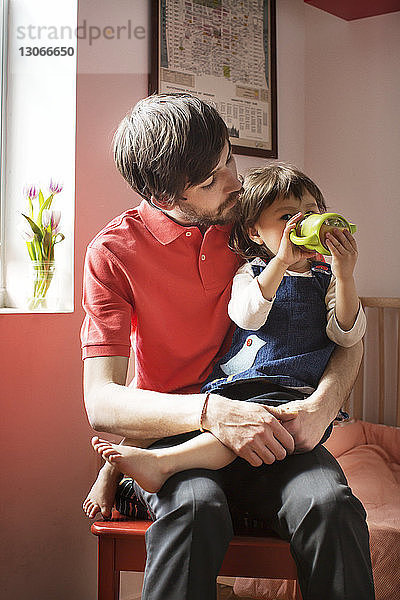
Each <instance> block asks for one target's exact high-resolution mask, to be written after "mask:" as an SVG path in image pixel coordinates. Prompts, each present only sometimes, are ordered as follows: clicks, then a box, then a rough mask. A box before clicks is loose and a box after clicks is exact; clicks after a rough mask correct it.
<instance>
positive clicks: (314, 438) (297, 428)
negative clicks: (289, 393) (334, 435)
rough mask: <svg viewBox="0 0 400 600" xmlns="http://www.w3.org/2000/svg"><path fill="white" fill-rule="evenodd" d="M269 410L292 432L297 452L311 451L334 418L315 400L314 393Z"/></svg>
mask: <svg viewBox="0 0 400 600" xmlns="http://www.w3.org/2000/svg"><path fill="white" fill-rule="evenodd" d="M268 410H269V411H270V412H271V414H273V415H274V416H275V417H276V418H277V419H279V421H281V423H282V425H283V427H284V428H285V429H286V430H287V431H288V432H289V433H290V435H291V436H292V437H293V439H294V443H295V453H296V454H301V453H304V452H309V451H310V450H312V449H313V448H315V446H316V445H317V444H318V442H319V441H320V440H321V438H322V436H323V435H324V432H325V430H326V428H327V427H328V425H329V423H330V422H331V420H332V419H330V417H329V415H327V412H326V411H324V410H321V407H320V406H319V405H318V404H317V403H316V402H315V400H314V394H312V395H311V396H310V397H309V398H307V399H306V400H294V401H293V402H288V403H287V404H282V405H281V406H269V407H268Z"/></svg>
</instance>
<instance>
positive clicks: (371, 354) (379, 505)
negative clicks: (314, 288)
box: [218, 297, 400, 600]
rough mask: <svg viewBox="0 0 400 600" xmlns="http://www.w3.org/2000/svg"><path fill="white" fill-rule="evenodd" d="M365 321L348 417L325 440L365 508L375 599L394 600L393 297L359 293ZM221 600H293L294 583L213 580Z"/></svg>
mask: <svg viewBox="0 0 400 600" xmlns="http://www.w3.org/2000/svg"><path fill="white" fill-rule="evenodd" d="M361 301H362V304H363V306H364V309H365V311H366V314H367V320H368V326H367V333H366V336H365V339H364V358H363V362H362V365H361V367H360V372H359V375H358V378H357V381H356V384H355V386H354V390H353V392H352V395H351V397H350V399H349V403H348V411H349V413H350V415H351V417H352V418H351V420H350V421H349V422H347V423H341V424H338V425H336V426H335V427H334V430H333V433H332V435H331V437H330V438H329V440H328V441H327V442H326V443H325V445H326V447H327V448H328V449H329V450H330V451H331V452H332V454H333V455H334V456H335V457H336V458H337V460H338V461H339V463H340V464H341V466H342V468H343V470H344V472H345V474H346V476H347V479H348V481H349V484H350V487H351V488H352V489H353V491H354V493H355V494H356V496H358V498H359V499H360V500H361V501H362V502H363V504H364V507H365V509H366V511H367V521H368V526H369V530H370V546H371V557H372V567H373V573H374V581H375V590H376V600H399V598H400V343H399V340H400V298H375V297H374V298H366V297H365V298H361ZM218 587H219V590H218V593H219V598H220V600H228V599H229V600H230V599H232V600H233V599H234V598H242V599H243V598H246V599H250V598H253V599H256V598H257V599H260V600H293V598H294V589H295V588H294V582H293V581H287V580H285V581H283V580H268V579H239V578H238V579H236V580H233V581H227V580H225V581H220V582H219V586H218Z"/></svg>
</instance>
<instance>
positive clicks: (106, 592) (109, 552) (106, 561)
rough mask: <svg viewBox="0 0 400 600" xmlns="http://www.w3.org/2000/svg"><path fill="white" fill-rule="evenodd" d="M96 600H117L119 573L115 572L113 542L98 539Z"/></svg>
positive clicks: (111, 540)
mask: <svg viewBox="0 0 400 600" xmlns="http://www.w3.org/2000/svg"><path fill="white" fill-rule="evenodd" d="M97 582H98V583H97V586H98V587H97V598H98V600H119V571H116V570H115V542H114V540H113V539H107V538H102V537H101V536H100V537H99V556H98V574H97Z"/></svg>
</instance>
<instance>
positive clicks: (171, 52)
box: [149, 0, 278, 158]
mask: <svg viewBox="0 0 400 600" xmlns="http://www.w3.org/2000/svg"><path fill="white" fill-rule="evenodd" d="M151 2H152V6H151V30H152V47H151V70H150V79H149V93H150V94H152V93H174V92H184V93H185V92H186V93H190V94H193V95H194V96H197V97H199V98H201V99H202V100H205V101H207V102H210V103H212V104H213V105H214V106H215V107H216V108H217V110H218V112H219V113H220V114H221V116H222V118H223V119H224V120H225V122H226V124H227V127H228V130H229V136H230V142H231V144H232V150H233V152H234V153H236V154H245V155H249V156H260V157H266V158H277V157H278V139H277V138H278V136H277V85H276V6H275V0H244V1H243V2H237V3H232V2H229V1H228V0H185V1H183V0H151Z"/></svg>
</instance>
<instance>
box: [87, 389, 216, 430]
mask: <svg viewBox="0 0 400 600" xmlns="http://www.w3.org/2000/svg"><path fill="white" fill-rule="evenodd" d="M204 399H205V394H182V395H180V394H162V393H159V392H152V391H148V390H140V389H135V388H129V387H125V386H124V385H119V384H116V383H112V382H110V383H107V384H105V385H103V386H101V387H96V388H95V389H93V390H92V391H91V394H90V396H89V397H87V398H86V408H87V413H88V416H89V421H90V423H91V425H92V427H93V428H94V429H95V430H97V431H105V432H109V433H114V434H116V435H121V436H124V437H127V438H135V439H138V440H153V439H159V438H161V437H165V436H169V435H177V434H179V433H185V432H187V431H194V430H196V429H198V428H199V418H200V414H201V409H202V406H203V403H204Z"/></svg>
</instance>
